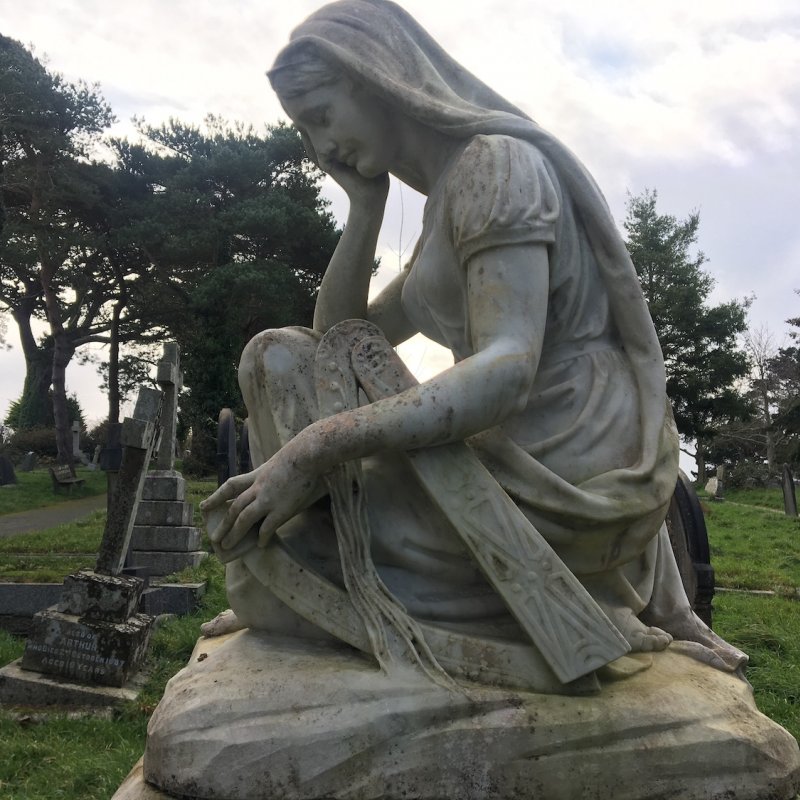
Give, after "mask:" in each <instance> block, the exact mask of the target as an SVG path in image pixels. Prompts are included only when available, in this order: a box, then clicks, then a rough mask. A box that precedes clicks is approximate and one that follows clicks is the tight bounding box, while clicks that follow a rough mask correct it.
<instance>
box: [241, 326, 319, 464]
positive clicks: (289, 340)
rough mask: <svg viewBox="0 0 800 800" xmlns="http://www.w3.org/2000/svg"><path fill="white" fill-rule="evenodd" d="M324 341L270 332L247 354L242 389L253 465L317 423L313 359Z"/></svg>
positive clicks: (303, 333)
mask: <svg viewBox="0 0 800 800" xmlns="http://www.w3.org/2000/svg"><path fill="white" fill-rule="evenodd" d="M319 340H320V336H319V334H317V333H315V332H314V331H312V330H310V329H308V328H281V329H279V330H268V331H262V332H261V333H259V334H258V335H257V336H254V337H253V338H252V339H251V340H250V341H249V342H248V344H247V347H245V349H244V351H243V352H242V358H241V360H240V362H239V387H240V388H241V390H242V396H243V397H244V402H245V405H246V406H247V411H248V414H249V418H248V420H249V421H248V425H249V430H250V448H251V451H250V452H251V454H252V459H253V466H256V467H257V466H259V465H260V464H263V463H264V462H265V461H267V460H268V459H269V458H270V456H272V455H273V454H274V453H276V452H277V451H278V450H280V448H281V447H283V445H285V444H286V443H287V442H288V441H289V440H290V439H292V438H294V437H295V436H296V435H297V434H298V433H299V432H300V431H301V430H303V428H306V427H308V426H309V425H310V424H311V423H312V422H315V421H316V420H317V418H318V416H319V411H318V409H317V393H316V388H315V386H314V358H315V356H316V352H317V346H318V345H319Z"/></svg>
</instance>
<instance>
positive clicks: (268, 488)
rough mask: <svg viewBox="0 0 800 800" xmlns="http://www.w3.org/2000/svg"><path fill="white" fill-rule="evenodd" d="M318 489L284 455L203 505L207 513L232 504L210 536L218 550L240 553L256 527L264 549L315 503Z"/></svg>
mask: <svg viewBox="0 0 800 800" xmlns="http://www.w3.org/2000/svg"><path fill="white" fill-rule="evenodd" d="M315 488H316V476H315V475H311V474H306V473H304V471H303V470H301V469H300V468H299V467H298V466H297V464H296V463H293V461H292V460H291V459H289V458H287V457H285V456H284V455H282V451H279V452H278V453H276V454H275V455H274V456H273V457H272V458H271V459H270V460H269V461H267V463H266V464H262V465H261V466H260V467H257V468H256V469H254V470H253V471H252V472H248V473H246V474H245V475H237V476H236V477H234V478H230V479H229V480H227V481H226V482H225V483H224V484H222V486H220V487H219V489H217V491H216V492H214V494H212V495H211V497H209V498H208V499H207V500H205V501H204V502H203V503H201V505H200V508H201V510H202V511H203V512H204V513H207V512H209V511H210V510H212V509H214V508H216V507H218V506H221V505H222V504H224V503H226V502H227V501H229V500H233V502H232V503H231V504H230V507H229V508H228V511H227V513H226V514H225V517H224V518H223V519H222V520H221V522H220V523H219V524H218V525H217V526H216V528H215V529H214V530H213V532H210V533H209V537H210V538H211V540H212V542H213V543H214V545H215V549H220V548H221V549H222V550H223V551H229V552H231V551H234V548H236V551H238V548H237V545H238V544H239V542H241V541H242V540H243V539H244V538H245V537H246V536H247V533H248V532H249V531H250V530H251V529H252V528H253V527H254V526H256V525H257V526H258V544H259V546H261V547H263V546H265V545H266V544H267V542H268V541H269V540H270V538H271V536H272V534H273V533H275V531H276V530H277V529H278V528H279V527H280V526H281V525H283V523H284V522H286V521H287V520H289V519H291V517H293V516H294V515H295V514H296V513H297V512H298V511H300V510H301V509H303V508H305V507H306V506H308V505H309V504H310V503H311V502H312V501H313V500H314V499H315Z"/></svg>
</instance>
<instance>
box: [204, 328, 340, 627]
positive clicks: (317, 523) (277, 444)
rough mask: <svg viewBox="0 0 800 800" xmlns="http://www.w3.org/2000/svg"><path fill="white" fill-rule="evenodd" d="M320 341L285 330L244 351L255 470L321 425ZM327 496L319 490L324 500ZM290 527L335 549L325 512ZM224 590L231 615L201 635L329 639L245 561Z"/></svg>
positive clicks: (235, 565) (229, 569)
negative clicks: (246, 631) (263, 633)
mask: <svg viewBox="0 0 800 800" xmlns="http://www.w3.org/2000/svg"><path fill="white" fill-rule="evenodd" d="M319 339H320V337H319V335H318V334H316V333H315V332H314V331H311V330H308V329H306V328H282V329H280V330H267V331H263V332H262V333H259V334H258V335H257V336H255V337H254V338H253V339H251V340H250V342H249V343H248V345H247V346H246V347H245V349H244V351H243V353H242V358H241V361H240V363H239V386H240V387H241V390H242V395H243V397H244V401H245V405H246V406H247V411H248V415H249V416H248V425H249V430H250V452H251V457H252V461H253V466H254V467H258V466H260V465H261V464H263V463H264V462H265V461H267V460H268V459H269V458H270V457H271V456H272V455H273V454H274V453H275V452H277V451H278V450H279V449H280V448H281V447H282V446H283V445H284V444H286V443H287V442H288V441H289V440H290V439H292V438H293V437H294V436H295V435H297V434H298V433H299V432H300V431H301V430H303V428H305V427H307V426H308V425H310V424H311V423H312V422H314V421H315V420H316V419H317V416H318V410H317V399H316V389H315V386H314V358H315V355H316V351H317V346H318V344H319ZM323 493H324V488H323V487H322V486H321V487H320V494H321V495H322V494H323ZM290 526H291V527H304V528H305V529H306V530H307V531H308V530H309V529H311V533H310V534H309V536H307V537H306V536H304V537H302V538H303V539H304V540H307V539H312V540H313V539H319V540H323V541H324V540H326V539H327V540H328V541H332V542H334V546H335V537H334V535H333V533H332V530H331V528H330V520H329V515H328V514H327V513H326V512H325V511H324V510H315V509H310V510H309V511H307V512H303V514H302V515H298V518H296V519H295V520H292V522H291V523H290ZM282 532H283V529H282ZM314 534H318V535H314ZM310 546H313V542H312V544H311V545H310ZM225 584H226V590H227V594H228V601H229V602H230V604H231V611H227V612H224V613H223V614H222V615H220V616H219V617H217V618H216V619H215V620H212V622H210V623H207V626H206V627H205V629H204V631H203V632H204V633H206V635H219V634H222V633H228V632H230V631H233V630H236V629H238V628H244V627H250V628H259V629H267V630H270V631H271V632H274V633H278V634H285V635H298V636H306V637H311V638H314V637H316V638H329V637H328V634H326V633H324V631H321V630H320V629H319V628H317V627H316V626H314V625H311V624H310V623H308V622H306V621H305V620H304V619H302V618H301V617H299V616H298V615H297V614H295V613H294V612H293V611H291V610H290V609H289V608H288V607H287V606H286V605H284V604H283V603H282V602H281V601H280V600H278V598H277V597H275V595H274V594H273V593H272V592H271V591H270V590H269V588H268V587H266V586H264V584H262V583H261V582H260V581H258V580H257V579H256V578H255V577H254V576H253V574H252V573H251V572H250V570H249V569H248V568H247V566H246V564H245V563H244V561H243V560H242V559H236V560H235V561H232V562H230V563H229V564H228V565H227V566H226V569H225Z"/></svg>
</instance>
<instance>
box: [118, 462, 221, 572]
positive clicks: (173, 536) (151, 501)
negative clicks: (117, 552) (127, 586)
mask: <svg viewBox="0 0 800 800" xmlns="http://www.w3.org/2000/svg"><path fill="white" fill-rule="evenodd" d="M142 498H143V499H142V502H141V503H139V507H138V510H137V513H136V524H135V526H134V528H133V535H132V537H131V544H130V555H129V563H130V564H131V565H133V566H137V567H145V568H147V570H148V571H149V573H150V574H151V575H170V574H171V573H173V572H179V571H180V570H182V569H186V567H196V566H197V565H198V564H200V563H201V562H202V561H203V559H205V558H206V556H207V553H206V552H205V550H201V549H200V539H201V536H200V530H199V529H198V528H196V527H194V526H193V524H192V523H193V521H194V506H193V505H192V504H191V503H187V502H186V500H185V498H186V481H185V480H184V478H183V476H182V475H181V474H180V473H179V472H176V471H175V470H172V469H166V470H155V471H153V472H150V473H148V475H147V477H146V478H145V482H144V488H143V490H142Z"/></svg>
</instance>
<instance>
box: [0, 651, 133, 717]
mask: <svg viewBox="0 0 800 800" xmlns="http://www.w3.org/2000/svg"><path fill="white" fill-rule="evenodd" d="M21 661H22V659H21V658H18V659H17V660H16V661H12V662H11V663H10V664H7V665H6V666H5V667H3V668H2V669H0V703H2V704H3V705H4V706H25V707H34V708H37V707H48V706H58V707H61V708H64V707H69V708H91V707H105V706H115V705H119V704H121V703H129V702H131V701H132V700H135V699H136V698H137V697H138V696H139V693H140V692H141V691H142V687H143V686H144V684H145V681H146V679H147V676H146V675H145V673H144V671H139V672H137V673H136V674H135V675H134V676H133V677H131V678H130V679H129V680H127V681H126V682H125V683H124V684H123V685H122V686H98V685H97V684H89V683H78V682H77V681H70V680H67V679H66V678H61V677H59V676H57V675H46V674H44V673H41V672H31V671H30V670H27V669H22V666H21V663H20V662H21Z"/></svg>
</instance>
